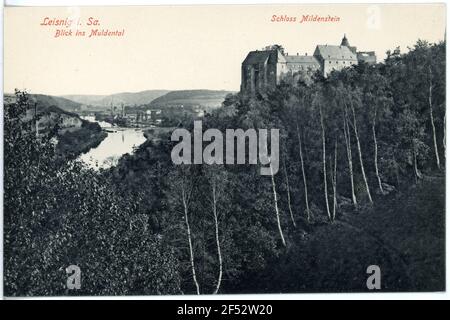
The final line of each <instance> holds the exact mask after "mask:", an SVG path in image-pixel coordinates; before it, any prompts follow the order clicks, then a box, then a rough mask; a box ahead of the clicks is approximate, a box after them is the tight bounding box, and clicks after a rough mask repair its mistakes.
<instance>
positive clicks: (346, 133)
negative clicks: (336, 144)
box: [343, 107, 358, 207]
mask: <svg viewBox="0 0 450 320" xmlns="http://www.w3.org/2000/svg"><path fill="white" fill-rule="evenodd" d="M348 121H349V120H348V115H347V107H344V116H343V122H344V125H343V126H344V139H345V148H346V151H347V152H346V153H347V161H348V170H349V176H350V185H351V192H352V203H353V205H354V206H355V207H356V206H357V205H358V201H357V200H356V195H355V182H354V176H353V156H352V144H351V140H350V139H351V138H350V127H349V125H348Z"/></svg>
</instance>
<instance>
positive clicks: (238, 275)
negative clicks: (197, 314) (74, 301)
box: [2, 3, 447, 314]
mask: <svg viewBox="0 0 450 320" xmlns="http://www.w3.org/2000/svg"><path fill="white" fill-rule="evenodd" d="M446 21H447V17H446V4H445V3H421V4H419V3H410V4H409V3H402V4H372V3H360V4H358V3H351V4H317V5H315V4H307V3H303V4H286V5H281V4H276V5H275V4H254V5H250V4H246V5H237V4H228V5H170V6H165V5H157V6H156V5H155V6H150V5H148V6H109V7H108V6H89V7H88V6H86V7H84V6H81V7H73V6H72V7H69V6H59V7H50V6H47V7H33V6H32V7H22V6H6V7H5V8H4V21H3V28H4V29H3V33H4V41H3V70H4V77H3V105H2V121H3V122H2V123H3V128H2V130H3V139H2V145H3V159H2V161H3V182H2V183H3V208H2V210H3V211H2V215H3V220H2V221H3V224H2V230H3V254H2V258H3V295H4V297H7V298H23V297H26V298H31V297H79V296H81V297H93V296H94V297H116V296H145V297H148V296H168V297H170V296H200V297H202V296H206V297H210V296H215V295H217V296H228V295H242V294H251V295H252V296H253V297H256V298H257V297H258V296H260V295H261V294H283V295H284V294H298V295H299V296H300V297H302V296H304V295H310V294H349V293H355V294H356V293H357V294H361V293H373V294H374V295H377V294H384V293H436V292H445V291H446V245H445V244H446V219H445V192H446V187H445V185H446V178H445V175H446V32H447V28H446ZM265 308H267V310H265V311H263V312H266V313H269V312H271V310H269V308H268V307H267V306H265ZM230 311H231V310H230ZM241 311H242V310H241ZM241 311H240V312H241ZM249 311H250V310H249ZM180 312H182V313H183V312H184V314H189V312H191V311H189V310H187V309H183V310H180ZM192 312H193V311H192ZM211 312H212V311H211ZM208 313H209V311H208Z"/></svg>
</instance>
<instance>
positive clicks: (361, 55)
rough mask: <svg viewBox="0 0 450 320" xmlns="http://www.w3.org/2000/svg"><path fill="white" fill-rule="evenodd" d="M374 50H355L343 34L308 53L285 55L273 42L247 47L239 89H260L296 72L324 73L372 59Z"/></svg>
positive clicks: (374, 57)
mask: <svg viewBox="0 0 450 320" xmlns="http://www.w3.org/2000/svg"><path fill="white" fill-rule="evenodd" d="M376 60H377V58H376V55H375V52H374V51H360V52H358V51H357V48H356V47H353V46H351V45H350V43H349V41H348V39H347V37H346V36H345V35H344V38H343V39H342V41H341V44H340V45H338V46H336V45H327V44H325V45H317V46H316V49H315V51H314V54H313V55H312V56H308V55H298V54H297V55H294V56H292V55H288V54H285V53H284V49H283V47H281V46H279V45H273V46H269V47H266V48H265V49H264V50H262V51H251V52H250V53H249V54H248V55H247V57H246V58H245V60H244V62H242V70H241V71H242V72H241V92H245V93H255V92H264V91H266V90H267V89H273V88H275V87H276V86H277V85H278V84H279V83H280V81H281V80H282V79H284V78H286V77H288V76H295V75H296V74H301V73H302V74H306V75H312V74H313V73H315V72H317V70H319V71H320V73H321V74H322V75H323V76H324V77H326V76H327V75H328V74H330V72H331V71H333V70H341V69H343V68H346V67H350V66H352V65H354V64H358V62H360V61H361V62H366V63H369V64H374V63H376Z"/></svg>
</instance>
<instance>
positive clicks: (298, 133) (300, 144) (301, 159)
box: [297, 124, 311, 222]
mask: <svg viewBox="0 0 450 320" xmlns="http://www.w3.org/2000/svg"><path fill="white" fill-rule="evenodd" d="M297 136H298V151H299V154H300V165H301V169H302V177H303V189H304V193H305V206H306V209H305V211H306V220H307V221H308V222H309V220H310V219H311V216H310V210H309V201H308V184H307V183H306V173H305V164H304V161H303V147H302V137H301V134H300V130H299V127H298V124H297Z"/></svg>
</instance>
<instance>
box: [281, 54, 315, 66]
mask: <svg viewBox="0 0 450 320" xmlns="http://www.w3.org/2000/svg"><path fill="white" fill-rule="evenodd" d="M284 58H285V59H286V62H287V63H288V64H295V63H298V64H305V63H309V64H317V65H319V61H318V60H317V58H316V57H314V56H284Z"/></svg>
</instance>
